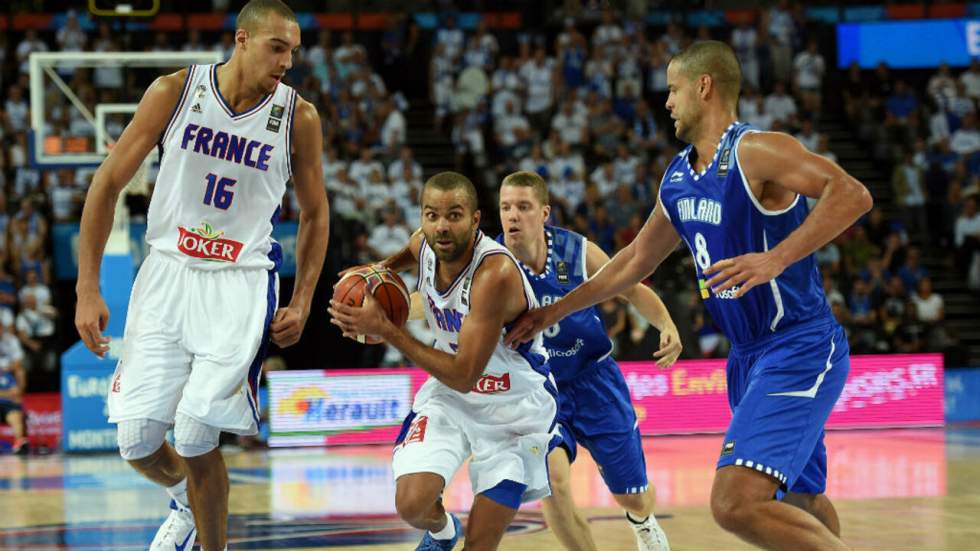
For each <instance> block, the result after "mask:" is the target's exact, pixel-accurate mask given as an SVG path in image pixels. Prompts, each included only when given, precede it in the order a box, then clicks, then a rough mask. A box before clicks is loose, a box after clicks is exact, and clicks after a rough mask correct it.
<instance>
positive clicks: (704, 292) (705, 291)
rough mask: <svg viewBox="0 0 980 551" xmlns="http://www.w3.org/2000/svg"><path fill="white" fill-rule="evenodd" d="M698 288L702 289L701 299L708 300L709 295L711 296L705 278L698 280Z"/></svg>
mask: <svg viewBox="0 0 980 551" xmlns="http://www.w3.org/2000/svg"><path fill="white" fill-rule="evenodd" d="M698 290H699V291H701V300H708V297H709V296H711V294H710V293H709V292H708V286H707V285H706V284H705V281H704V280H703V279H699V280H698Z"/></svg>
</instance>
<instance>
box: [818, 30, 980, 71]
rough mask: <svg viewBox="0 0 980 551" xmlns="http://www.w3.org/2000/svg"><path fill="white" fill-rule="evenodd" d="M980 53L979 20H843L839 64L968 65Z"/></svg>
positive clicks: (897, 67) (838, 50)
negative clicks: (845, 21) (844, 21)
mask: <svg viewBox="0 0 980 551" xmlns="http://www.w3.org/2000/svg"><path fill="white" fill-rule="evenodd" d="M977 56H980V20H972V19H932V20H915V21H879V22H868V23H840V24H838V25H837V66H838V67H840V68H845V67H847V66H848V65H850V64H851V63H852V62H855V61H856V62H857V63H858V64H859V65H860V66H861V67H862V68H865V69H871V68H874V67H877V66H878V64H879V63H882V62H884V63H887V64H888V66H889V67H891V68H892V69H924V68H930V67H937V66H939V65H941V64H943V63H948V64H949V65H950V66H952V67H965V66H967V65H969V64H970V59H971V58H974V57H977Z"/></svg>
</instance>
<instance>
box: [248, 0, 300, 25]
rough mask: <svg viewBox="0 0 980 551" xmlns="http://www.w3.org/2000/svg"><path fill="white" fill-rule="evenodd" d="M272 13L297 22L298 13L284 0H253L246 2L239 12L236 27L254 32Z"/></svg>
mask: <svg viewBox="0 0 980 551" xmlns="http://www.w3.org/2000/svg"><path fill="white" fill-rule="evenodd" d="M272 14H275V15H278V16H279V17H282V18H283V19H285V20H287V21H292V22H293V23H297V21H296V14H295V13H293V10H292V9H290V8H289V6H287V5H286V4H285V2H283V1H282V0H251V1H250V2H249V3H248V4H245V7H244V8H242V11H240V12H238V19H236V20H235V27H236V28H238V29H245V30H246V31H248V32H249V33H253V32H255V30H256V29H258V28H259V27H260V26H261V24H262V22H263V20H265V18H267V17H269V15H272Z"/></svg>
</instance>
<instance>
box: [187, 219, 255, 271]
mask: <svg viewBox="0 0 980 551" xmlns="http://www.w3.org/2000/svg"><path fill="white" fill-rule="evenodd" d="M177 229H178V230H180V235H179V236H178V237H177V249H178V250H180V252H182V253H184V254H186V255H187V256H192V257H194V258H200V259H203V260H207V261H211V262H237V261H238V255H239V254H240V253H241V252H242V247H243V244H242V242H240V241H234V240H232V239H222V238H221V236H222V235H224V234H225V232H223V231H218V230H215V229H214V228H213V227H212V226H211V224H208V223H207V222H202V223H201V227H199V228H191V229H189V230H188V229H187V228H184V227H179V228H177Z"/></svg>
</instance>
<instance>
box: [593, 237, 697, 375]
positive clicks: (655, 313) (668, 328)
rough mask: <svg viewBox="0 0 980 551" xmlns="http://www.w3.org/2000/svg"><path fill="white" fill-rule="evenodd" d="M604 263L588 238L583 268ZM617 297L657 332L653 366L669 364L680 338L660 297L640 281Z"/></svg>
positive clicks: (674, 358) (678, 349) (678, 352)
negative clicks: (625, 302) (658, 346)
mask: <svg viewBox="0 0 980 551" xmlns="http://www.w3.org/2000/svg"><path fill="white" fill-rule="evenodd" d="M608 262H609V256H608V255H607V254H606V253H605V251H603V250H602V249H601V248H599V246H598V245H596V244H595V243H593V242H591V241H589V242H588V243H587V245H586V249H585V269H586V271H587V272H588V273H589V274H592V273H595V272H597V271H599V270H600V269H601V268H602V267H603V266H605V265H606V264H607V263H608ZM621 296H622V297H623V298H624V299H626V300H628V301H629V302H630V304H632V305H633V306H635V307H636V309H637V310H639V312H640V314H641V315H642V316H643V317H644V318H646V320H647V321H649V322H650V323H651V324H653V326H654V327H656V328H657V331H659V332H660V349H659V350H657V352H656V353H654V358H656V360H657V365H658V366H660V367H670V366H671V365H673V364H674V362H676V361H677V358H678V357H679V356H680V355H681V350H682V346H681V337H680V334H679V333H678V331H677V325H676V324H674V320H673V319H672V318H671V317H670V312H668V311H667V306H666V305H664V302H663V301H662V300H660V297H658V296H657V293H655V292H653V289H651V288H649V287H647V286H646V285H644V284H643V283H637V284H636V285H634V286H632V287H630V288H629V289H627V290H626V291H623V293H622V294H621Z"/></svg>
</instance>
